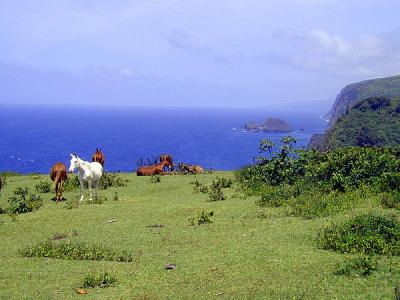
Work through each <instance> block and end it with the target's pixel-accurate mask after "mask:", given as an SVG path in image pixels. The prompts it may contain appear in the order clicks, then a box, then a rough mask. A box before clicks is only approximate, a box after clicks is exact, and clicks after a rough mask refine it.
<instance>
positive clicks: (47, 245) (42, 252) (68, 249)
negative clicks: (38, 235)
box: [18, 240, 133, 262]
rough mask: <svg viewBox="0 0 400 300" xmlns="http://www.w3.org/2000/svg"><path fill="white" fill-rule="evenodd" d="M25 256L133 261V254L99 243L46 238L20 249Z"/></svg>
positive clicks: (20, 252)
mask: <svg viewBox="0 0 400 300" xmlns="http://www.w3.org/2000/svg"><path fill="white" fill-rule="evenodd" d="M18 252H19V254H20V255H22V256H24V257H48V258H57V259H64V260H106V261H118V262H131V261H133V254H132V253H129V252H127V251H117V250H114V249H112V248H106V247H104V246H101V245H98V244H88V243H83V242H72V241H63V240H61V241H51V240H46V241H44V242H40V243H38V244H36V245H33V246H31V247H26V248H23V249H19V250H18Z"/></svg>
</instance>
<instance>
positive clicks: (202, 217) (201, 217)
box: [188, 210, 214, 226]
mask: <svg viewBox="0 0 400 300" xmlns="http://www.w3.org/2000/svg"><path fill="white" fill-rule="evenodd" d="M213 215H214V212H213V211H210V212H205V211H204V210H203V211H202V212H201V213H199V214H198V215H197V219H195V218H194V217H192V218H189V219H188V221H189V225H190V226H194V225H195V224H196V223H197V225H202V224H211V223H212V221H211V217H212V216H213Z"/></svg>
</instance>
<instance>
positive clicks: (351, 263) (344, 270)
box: [334, 256, 377, 276]
mask: <svg viewBox="0 0 400 300" xmlns="http://www.w3.org/2000/svg"><path fill="white" fill-rule="evenodd" d="M376 269H377V262H376V260H375V258H374V257H373V256H358V257H356V258H353V259H350V260H346V261H344V262H343V263H341V264H338V265H337V266H336V270H335V272H334V274H335V275H347V276H348V275H351V274H355V275H359V276H369V275H371V273H372V272H374V271H375V270H376Z"/></svg>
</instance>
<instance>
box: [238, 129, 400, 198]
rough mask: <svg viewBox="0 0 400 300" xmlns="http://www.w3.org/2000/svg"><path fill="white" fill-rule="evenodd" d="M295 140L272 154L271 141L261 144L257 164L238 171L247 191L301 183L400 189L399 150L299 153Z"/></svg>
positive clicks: (325, 187)
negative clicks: (295, 147) (294, 146)
mask: <svg viewBox="0 0 400 300" xmlns="http://www.w3.org/2000/svg"><path fill="white" fill-rule="evenodd" d="M294 142H295V141H294V139H293V138H290V137H287V138H285V139H282V143H283V145H282V146H281V147H280V151H278V152H272V147H273V144H272V142H270V141H268V140H263V141H261V143H260V153H261V154H263V153H264V152H266V151H267V152H268V153H269V156H263V155H261V156H260V157H258V159H257V162H256V163H255V164H254V165H252V166H248V167H245V168H243V169H241V170H239V171H237V172H236V174H235V175H236V180H237V181H238V182H239V183H240V185H241V186H242V188H243V189H244V190H247V191H249V190H250V192H262V191H263V188H264V187H265V186H268V185H269V186H279V185H282V184H290V185H293V184H295V183H297V182H299V181H303V182H304V183H305V184H307V185H310V186H313V187H318V188H319V189H321V190H323V191H331V190H337V191H340V192H344V191H347V190H352V189H355V188H358V187H360V186H362V185H367V186H371V187H373V188H375V189H377V190H378V191H387V190H389V191H392V190H398V189H400V175H399V171H400V160H399V157H400V155H399V153H398V152H399V150H398V149H395V148H365V147H364V148H363V147H349V148H339V149H337V150H334V151H330V152H326V153H320V152H316V151H313V150H295V149H294V148H293V144H294Z"/></svg>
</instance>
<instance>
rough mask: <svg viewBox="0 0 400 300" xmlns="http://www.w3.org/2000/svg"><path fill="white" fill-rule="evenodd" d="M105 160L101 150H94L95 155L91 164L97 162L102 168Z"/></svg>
mask: <svg viewBox="0 0 400 300" xmlns="http://www.w3.org/2000/svg"><path fill="white" fill-rule="evenodd" d="M105 160H106V158H105V156H104V153H103V151H101V149H98V148H96V153H95V154H93V156H92V162H95V161H97V162H98V163H99V164H101V166H102V167H103V168H104V161H105Z"/></svg>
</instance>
